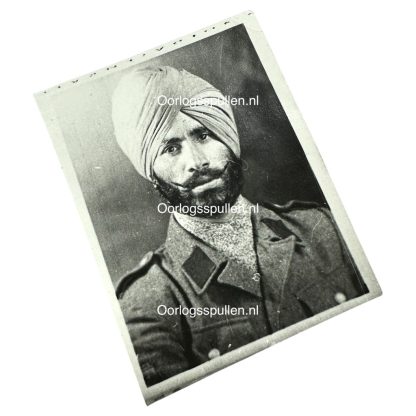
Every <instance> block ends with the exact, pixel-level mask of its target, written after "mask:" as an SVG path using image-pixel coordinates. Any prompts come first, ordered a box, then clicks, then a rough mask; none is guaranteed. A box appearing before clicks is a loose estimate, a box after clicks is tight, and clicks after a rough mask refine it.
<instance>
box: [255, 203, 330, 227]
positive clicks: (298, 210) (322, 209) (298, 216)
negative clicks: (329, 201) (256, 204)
mask: <svg viewBox="0 0 416 416" xmlns="http://www.w3.org/2000/svg"><path fill="white" fill-rule="evenodd" d="M261 205H262V206H263V207H264V208H266V209H267V210H268V211H269V212H271V213H273V214H274V216H276V217H279V218H281V219H283V220H286V221H289V222H295V223H298V222H299V223H303V224H304V225H305V226H308V224H309V223H310V224H312V225H316V221H317V219H319V218H320V219H321V220H324V222H326V221H328V220H329V221H330V222H332V215H331V212H330V210H329V209H328V207H327V206H326V205H324V204H319V203H317V202H313V201H300V200H291V201H289V202H287V203H286V204H284V205H279V204H273V203H269V202H264V203H262V204H261ZM273 214H272V215H273Z"/></svg>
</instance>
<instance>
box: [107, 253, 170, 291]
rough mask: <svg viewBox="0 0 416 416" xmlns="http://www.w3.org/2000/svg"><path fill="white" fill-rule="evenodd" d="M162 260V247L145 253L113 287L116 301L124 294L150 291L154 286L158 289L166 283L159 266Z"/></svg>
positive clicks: (163, 271) (161, 268)
mask: <svg viewBox="0 0 416 416" xmlns="http://www.w3.org/2000/svg"><path fill="white" fill-rule="evenodd" d="M163 258H164V247H163V246H162V247H160V248H159V249H157V250H155V251H149V252H148V253H146V254H145V255H144V256H143V257H142V259H141V260H140V262H139V263H138V264H137V266H136V267H134V268H133V269H132V270H130V271H129V272H127V273H126V274H124V275H123V276H122V277H121V278H120V279H119V280H118V281H117V283H116V285H115V292H116V296H117V298H118V299H121V298H123V297H125V294H126V293H127V292H128V293H130V294H131V293H132V292H136V291H142V292H145V291H151V288H152V287H154V286H155V285H156V286H158V287H159V288H160V287H161V286H162V284H163V283H166V282H167V279H166V272H165V270H164V268H163V267H162V266H161V264H162V261H163Z"/></svg>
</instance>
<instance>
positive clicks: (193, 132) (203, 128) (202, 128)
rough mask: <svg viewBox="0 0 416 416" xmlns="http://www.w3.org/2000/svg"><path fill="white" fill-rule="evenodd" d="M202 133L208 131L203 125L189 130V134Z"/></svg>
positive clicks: (198, 134) (196, 134)
mask: <svg viewBox="0 0 416 416" xmlns="http://www.w3.org/2000/svg"><path fill="white" fill-rule="evenodd" d="M202 133H209V130H208V129H207V128H206V127H203V126H201V127H195V128H194V129H192V130H191V136H200V135H201V134H202Z"/></svg>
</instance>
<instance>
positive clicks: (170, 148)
mask: <svg viewBox="0 0 416 416" xmlns="http://www.w3.org/2000/svg"><path fill="white" fill-rule="evenodd" d="M178 150H179V148H178V146H177V145H170V146H167V147H165V153H171V154H172V153H176V152H177V151H178Z"/></svg>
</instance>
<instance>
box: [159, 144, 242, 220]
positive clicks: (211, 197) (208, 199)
mask: <svg viewBox="0 0 416 416" xmlns="http://www.w3.org/2000/svg"><path fill="white" fill-rule="evenodd" d="M198 176H199V173H196V174H195V179H196V178H197V177H198ZM220 177H221V178H222V181H223V184H222V185H221V187H218V188H213V189H207V190H206V191H205V192H203V193H201V194H198V195H194V194H193V193H192V189H191V190H186V189H181V188H179V187H178V186H176V185H174V184H172V183H170V182H165V181H164V180H163V179H160V178H159V177H157V176H156V175H154V179H155V180H156V182H157V189H158V191H159V193H160V194H161V195H162V197H164V198H165V199H166V200H167V201H168V202H169V203H170V204H171V205H172V206H174V207H179V206H180V205H181V206H182V207H193V206H197V207H205V206H209V207H212V206H216V207H223V206H225V205H226V204H230V206H233V205H234V204H235V202H236V200H237V198H238V196H239V195H240V193H241V189H242V187H243V174H242V164H241V160H240V159H238V158H237V157H236V156H235V155H234V154H233V153H232V152H230V155H229V161H228V164H227V167H226V168H225V170H224V172H222V174H221V175H220ZM201 211H203V210H201ZM195 215H196V216H199V217H210V216H213V215H211V214H210V213H205V212H198V213H197V214H195Z"/></svg>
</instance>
